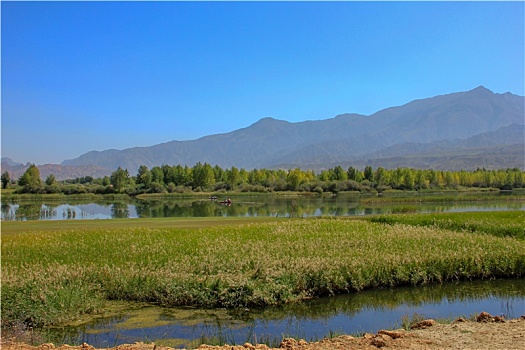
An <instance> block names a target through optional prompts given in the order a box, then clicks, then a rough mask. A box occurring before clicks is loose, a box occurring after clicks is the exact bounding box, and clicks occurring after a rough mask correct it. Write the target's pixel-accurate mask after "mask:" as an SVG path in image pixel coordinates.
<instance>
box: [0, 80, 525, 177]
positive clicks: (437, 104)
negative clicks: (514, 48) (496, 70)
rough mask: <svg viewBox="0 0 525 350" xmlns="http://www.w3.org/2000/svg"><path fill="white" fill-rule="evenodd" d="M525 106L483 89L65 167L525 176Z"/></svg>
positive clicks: (265, 123)
mask: <svg viewBox="0 0 525 350" xmlns="http://www.w3.org/2000/svg"><path fill="white" fill-rule="evenodd" d="M524 103H525V99H524V97H523V96H517V95H514V94H511V93H504V94H495V93H493V92H492V91H490V90H488V89H486V88H484V87H482V86H480V87H478V88H475V89H473V90H470V91H467V92H457V93H451V94H447V95H441V96H436V97H432V98H426V99H421V100H415V101H412V102H410V103H407V104H405V105H403V106H399V107H391V108H387V109H384V110H381V111H379V112H377V113H374V114H372V115H370V116H364V115H359V114H341V115H338V116H336V117H334V118H331V119H325V120H316V121H304V122H298V123H290V122H287V121H283V120H277V119H273V118H263V119H261V120H259V121H258V122H256V123H254V124H252V125H250V126H249V127H246V128H242V129H238V130H235V131H232V132H229V133H224V134H216V135H210V136H205V137H202V138H199V139H196V140H190V141H171V142H167V143H162V144H158V145H154V146H150V147H134V148H128V149H124V150H105V151H91V152H88V153H85V154H83V155H81V156H79V157H78V158H75V159H69V160H65V161H63V162H62V166H67V167H71V168H74V167H80V166H82V167H87V166H91V167H95V168H92V169H91V170H93V171H94V170H95V169H96V171H97V172H98V173H100V171H101V169H107V171H108V173H111V171H114V170H115V169H116V168H117V167H119V166H120V167H122V168H127V169H128V170H129V171H130V173H131V174H133V175H134V174H136V171H137V169H138V167H139V166H140V165H146V166H148V167H149V168H151V167H153V166H156V165H162V164H169V165H176V164H181V165H188V166H193V165H194V164H195V163H197V162H202V163H204V162H207V163H209V164H211V165H212V166H213V165H215V164H217V165H219V166H221V167H223V168H229V167H231V166H235V167H237V168H245V169H253V168H270V169H273V168H284V169H290V168H295V167H299V168H301V169H313V170H321V169H326V168H329V167H333V166H336V165H341V166H342V167H343V168H347V167H348V166H350V165H352V166H354V167H358V168H362V167H364V166H365V165H372V166H373V167H378V166H382V167H385V168H395V167H413V168H423V169H426V168H433V169H442V170H460V169H465V170H474V169H476V168H478V167H480V168H481V167H485V168H488V169H496V168H514V167H518V168H521V169H525V141H524V139H525V136H524V124H525V120H524V119H525V111H524ZM5 166H6V167H7V166H8V165H7V163H5V162H4V158H2V168H4V167H5ZM9 167H10V166H9ZM8 170H9V169H8ZM84 170H86V171H87V169H84ZM41 172H42V170H41ZM55 175H56V174H55ZM84 175H90V176H93V175H92V174H88V173H86V174H84ZM42 176H44V175H43V174H42ZM60 177H62V176H60ZM57 178H59V177H58V176H57Z"/></svg>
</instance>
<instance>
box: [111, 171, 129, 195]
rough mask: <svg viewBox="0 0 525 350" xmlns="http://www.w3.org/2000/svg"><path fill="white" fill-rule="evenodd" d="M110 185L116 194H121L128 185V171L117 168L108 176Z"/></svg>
mask: <svg viewBox="0 0 525 350" xmlns="http://www.w3.org/2000/svg"><path fill="white" fill-rule="evenodd" d="M109 179H110V182H111V185H113V188H114V189H115V191H117V192H121V191H122V189H123V188H124V187H126V185H127V184H128V183H129V172H128V169H125V170H124V169H122V168H121V167H118V169H117V170H115V171H114V172H113V173H112V174H111V176H110V178H109Z"/></svg>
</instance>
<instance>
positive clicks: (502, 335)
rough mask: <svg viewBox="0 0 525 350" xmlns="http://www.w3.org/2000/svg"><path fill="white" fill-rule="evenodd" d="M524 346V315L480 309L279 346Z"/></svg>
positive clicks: (296, 349)
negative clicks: (448, 319) (404, 326)
mask: <svg viewBox="0 0 525 350" xmlns="http://www.w3.org/2000/svg"><path fill="white" fill-rule="evenodd" d="M377 348H385V349H491V350H494V349H520V350H524V349H525V316H521V318H519V319H514V320H504V319H503V318H502V317H498V316H496V317H493V316H491V315H489V314H488V313H485V312H482V313H481V314H479V315H478V316H477V318H476V322H474V321H466V320H464V319H461V318H460V319H457V320H456V321H454V322H453V323H451V324H437V323H436V322H435V321H434V320H425V321H421V322H419V323H416V324H414V325H413V326H412V329H411V330H410V331H405V330H395V331H386V330H382V331H379V332H378V333H377V334H370V333H366V334H364V335H363V336H362V337H351V336H347V335H343V336H340V337H337V338H332V339H324V340H322V341H319V342H314V343H308V342H306V341H304V340H295V339H291V338H287V339H284V340H283V341H282V342H281V344H280V346H279V348H276V349H288V350H320V349H327V350H328V349H349V350H351V349H355V350H361V349H377ZM2 349H4V350H94V347H93V346H90V345H88V344H83V345H81V346H68V345H62V346H60V347H55V345H53V344H42V345H39V346H30V345H27V344H25V343H20V342H17V341H16V339H11V340H5V341H3V342H2ZM169 349H171V348H167V347H162V346H156V345H155V344H152V343H151V344H144V343H135V344H125V345H120V346H117V347H115V348H111V350H169ZM198 349H200V350H205V349H207V350H212V349H213V350H226V349H228V350H241V349H243V350H244V349H261V350H263V349H264V350H272V349H271V348H269V347H268V346H266V345H261V344H258V345H252V344H249V343H246V344H244V345H237V346H231V345H230V346H210V345H201V346H200V347H199V348H198Z"/></svg>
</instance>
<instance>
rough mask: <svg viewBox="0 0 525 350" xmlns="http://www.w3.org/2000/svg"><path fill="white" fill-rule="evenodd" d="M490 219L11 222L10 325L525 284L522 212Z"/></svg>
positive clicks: (6, 247) (6, 237)
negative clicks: (150, 307)
mask: <svg viewBox="0 0 525 350" xmlns="http://www.w3.org/2000/svg"><path fill="white" fill-rule="evenodd" d="M486 215H487V213H484V215H478V214H477V213H457V214H456V213H446V214H432V215H427V216H425V215H423V216H421V215H420V214H408V215H407V214H405V215H392V216H386V218H388V219H387V220H385V216H371V217H365V218H325V217H321V218H311V219H295V218H294V219H284V218H249V219H245V218H242V219H241V218H220V219H214V218H207V219H136V220H109V221H106V220H104V221H100V220H91V221H77V222H66V221H56V222H38V221H37V222H4V223H2V267H1V269H2V296H1V297H2V321H3V322H2V325H3V327H9V326H10V325H16V324H23V325H26V326H28V327H51V326H55V325H63V324H67V323H70V322H78V321H79V320H82V319H86V318H89V317H91V316H92V315H95V314H97V313H100V312H101V311H102V310H104V308H105V307H106V305H107V303H108V302H110V301H139V302H152V303H155V304H158V305H161V306H196V307H225V308H238V307H241V308H244V307H258V306H268V305H278V304H286V303H294V302H298V301H302V300H307V299H311V298H316V297H319V296H325V295H335V294H340V293H353V292H358V291H362V290H364V289H370V288H389V287H395V286H403V285H414V286H422V285H428V284H431V283H442V282H446V281H459V280H471V279H494V278H523V277H524V275H525V239H524V236H523V231H524V230H525V224H524V223H525V213H524V212H523V211H514V212H511V211H509V212H494V213H490V216H489V217H487V216H486ZM218 223H220V224H221V225H218ZM520 232H521V233H520Z"/></svg>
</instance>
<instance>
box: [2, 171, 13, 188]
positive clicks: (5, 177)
mask: <svg viewBox="0 0 525 350" xmlns="http://www.w3.org/2000/svg"><path fill="white" fill-rule="evenodd" d="M10 182H11V176H10V175H9V172H8V171H7V170H6V171H4V172H3V173H2V188H7V186H9V183H10Z"/></svg>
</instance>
